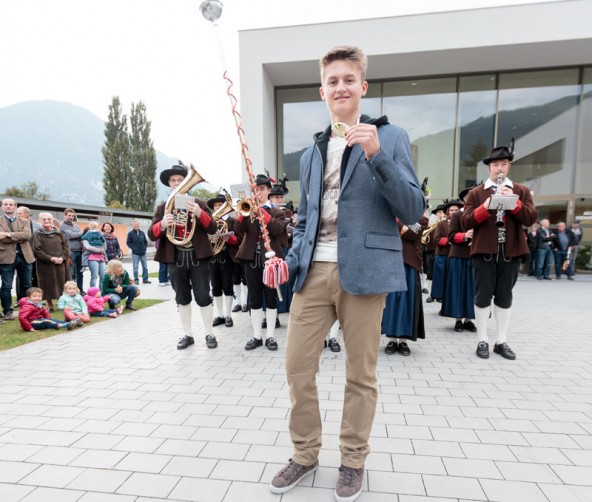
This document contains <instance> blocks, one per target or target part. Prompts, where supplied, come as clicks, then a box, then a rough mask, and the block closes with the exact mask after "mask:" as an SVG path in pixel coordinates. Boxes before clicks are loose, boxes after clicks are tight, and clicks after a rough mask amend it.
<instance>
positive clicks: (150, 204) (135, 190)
mask: <svg viewBox="0 0 592 502" xmlns="http://www.w3.org/2000/svg"><path fill="white" fill-rule="evenodd" d="M130 126H131V130H130V167H131V176H132V180H133V183H130V184H129V188H130V191H129V194H128V198H127V205H128V206H129V207H130V208H132V209H136V210H138V211H153V210H154V204H155V202H156V196H157V190H156V167H157V163H156V151H155V150H154V145H153V143H152V140H151V139H150V129H151V122H150V121H149V120H148V119H147V117H146V106H145V105H144V103H142V101H140V102H138V103H137V104H134V103H132V110H131V115H130Z"/></svg>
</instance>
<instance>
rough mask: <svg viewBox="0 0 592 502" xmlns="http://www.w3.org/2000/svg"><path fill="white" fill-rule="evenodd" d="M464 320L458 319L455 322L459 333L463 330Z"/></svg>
mask: <svg viewBox="0 0 592 502" xmlns="http://www.w3.org/2000/svg"><path fill="white" fill-rule="evenodd" d="M463 329H464V328H463V322H462V321H456V322H455V323H454V331H456V332H457V333H460V332H461V331H462V330H463Z"/></svg>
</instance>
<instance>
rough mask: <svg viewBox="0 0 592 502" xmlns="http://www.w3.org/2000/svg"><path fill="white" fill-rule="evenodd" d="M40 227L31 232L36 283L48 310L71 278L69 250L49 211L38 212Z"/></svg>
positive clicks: (51, 310) (51, 309) (50, 309)
mask: <svg viewBox="0 0 592 502" xmlns="http://www.w3.org/2000/svg"><path fill="white" fill-rule="evenodd" d="M39 221H40V223H41V228H40V229H39V230H37V232H35V233H34V234H33V252H34V254H35V258H37V283H38V284H39V286H40V288H41V289H42V290H43V299H44V300H46V301H47V305H48V307H49V311H50V312H53V300H54V299H57V298H59V297H60V296H61V295H62V291H63V290H64V284H66V282H67V281H69V280H70V279H72V276H71V275H70V269H69V267H68V258H69V257H70V251H69V249H68V243H67V241H66V238H65V237H64V236H63V235H62V233H61V232H60V231H59V230H58V229H57V228H56V227H55V226H54V223H53V216H52V215H51V214H50V213H40V214H39Z"/></svg>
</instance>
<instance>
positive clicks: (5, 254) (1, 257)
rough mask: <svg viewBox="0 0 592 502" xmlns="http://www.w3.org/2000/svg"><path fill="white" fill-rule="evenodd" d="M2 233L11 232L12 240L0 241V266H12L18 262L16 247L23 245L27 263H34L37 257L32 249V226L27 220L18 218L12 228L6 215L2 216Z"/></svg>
mask: <svg viewBox="0 0 592 502" xmlns="http://www.w3.org/2000/svg"><path fill="white" fill-rule="evenodd" d="M0 231H2V232H9V233H10V235H11V236H10V238H8V237H7V238H5V239H0V265H11V264H13V263H14V262H15V260H16V245H17V244H20V245H21V250H22V252H23V257H24V258H25V261H26V262H27V263H33V262H34V261H35V256H34V255H33V249H32V248H31V244H30V239H31V225H30V224H29V222H28V221H27V220H23V219H22V218H16V219H15V220H14V222H13V223H12V228H10V225H8V220H7V219H6V216H5V215H4V214H1V215H0Z"/></svg>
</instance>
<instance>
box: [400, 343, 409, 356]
mask: <svg viewBox="0 0 592 502" xmlns="http://www.w3.org/2000/svg"><path fill="white" fill-rule="evenodd" d="M399 354H401V355H402V356H408V355H409V354H411V350H410V349H409V346H408V345H407V343H406V342H399Z"/></svg>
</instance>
